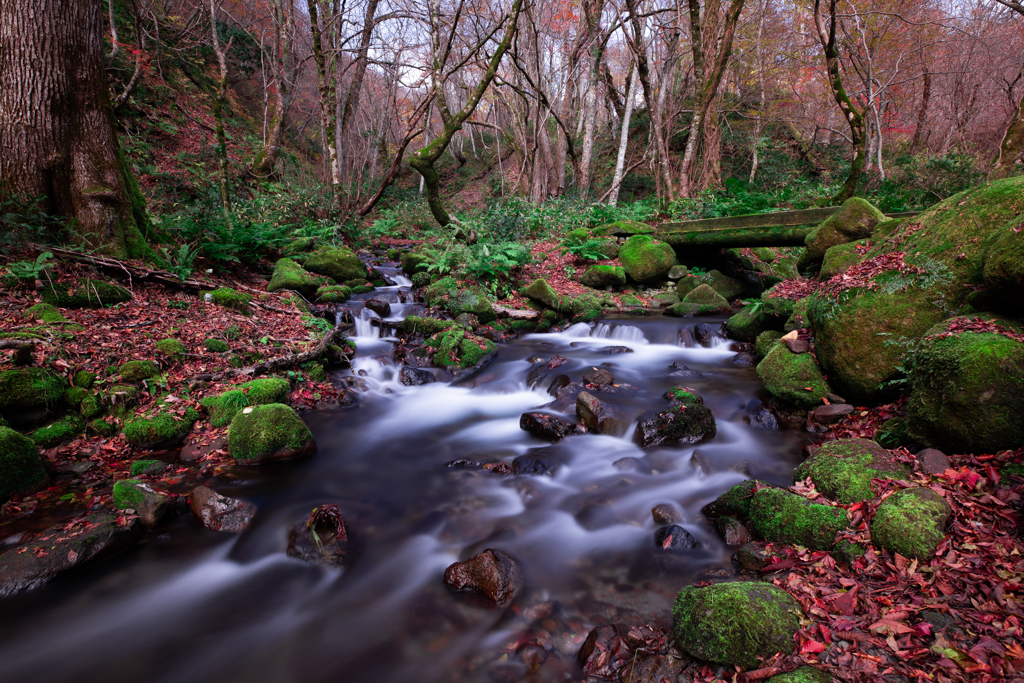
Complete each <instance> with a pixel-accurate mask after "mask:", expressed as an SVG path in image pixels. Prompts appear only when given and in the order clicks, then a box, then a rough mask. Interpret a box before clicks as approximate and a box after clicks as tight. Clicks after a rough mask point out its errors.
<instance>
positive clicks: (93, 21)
mask: <svg viewBox="0 0 1024 683" xmlns="http://www.w3.org/2000/svg"><path fill="white" fill-rule="evenodd" d="M17 196H20V197H23V198H31V197H37V196H42V197H43V198H44V199H43V205H42V207H41V208H43V209H44V210H45V211H47V212H49V213H52V214H56V215H61V216H65V217H67V218H69V219H73V221H71V222H69V226H71V227H69V230H71V231H73V232H72V235H71V238H72V239H73V240H74V241H75V242H77V243H79V244H80V245H82V246H85V247H88V248H90V249H96V250H98V251H100V252H101V253H104V254H109V255H112V256H118V257H128V258H144V257H149V256H151V255H152V251H151V250H150V249H149V248H148V246H147V245H146V241H145V238H144V237H143V235H144V234H146V233H148V226H149V223H148V220H147V218H146V206H145V200H144V199H143V197H142V194H141V193H140V192H139V189H138V186H137V185H136V183H135V179H134V178H133V177H132V175H131V173H130V172H129V171H128V168H127V164H126V163H125V160H124V156H123V155H122V153H121V147H120V145H119V144H118V140H117V134H116V132H115V130H114V116H113V112H112V110H111V107H110V99H109V95H108V92H107V78H106V74H105V73H104V65H103V5H102V2H100V0H4V2H3V5H2V7H0V198H2V197H17Z"/></svg>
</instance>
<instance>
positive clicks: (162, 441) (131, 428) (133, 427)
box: [124, 403, 199, 449]
mask: <svg viewBox="0 0 1024 683" xmlns="http://www.w3.org/2000/svg"><path fill="white" fill-rule="evenodd" d="M198 419H199V413H198V411H196V410H194V409H192V408H186V409H185V411H184V413H183V414H181V415H179V414H177V412H174V408H173V406H172V405H171V404H166V403H162V404H158V405H157V406H155V407H154V408H153V409H152V410H151V411H149V412H147V413H146V414H144V415H141V416H137V417H134V418H132V419H130V420H128V421H127V422H126V423H125V426H124V438H125V440H126V441H127V442H128V443H130V444H131V445H132V446H135V447H136V448H142V449H150V448H168V447H170V446H176V445H177V444H179V443H181V442H182V441H184V440H185V437H186V436H188V435H189V433H190V432H191V431H192V428H193V427H194V426H195V423H196V420H198Z"/></svg>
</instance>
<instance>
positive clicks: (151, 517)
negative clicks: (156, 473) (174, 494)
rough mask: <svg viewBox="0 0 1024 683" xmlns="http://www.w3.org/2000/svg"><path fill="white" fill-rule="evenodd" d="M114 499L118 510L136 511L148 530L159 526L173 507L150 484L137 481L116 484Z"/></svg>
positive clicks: (124, 481) (129, 480)
mask: <svg viewBox="0 0 1024 683" xmlns="http://www.w3.org/2000/svg"><path fill="white" fill-rule="evenodd" d="M112 499H113V503H114V507H115V508H117V509H118V510H135V514H137V515H138V516H139V521H140V522H142V525H143V526H144V527H146V528H148V529H152V528H153V527H155V526H156V525H157V524H159V523H160V520H161V519H163V517H164V515H165V514H166V513H167V511H168V510H169V509H170V507H171V503H170V500H169V499H168V498H167V496H164V495H161V494H159V493H157V492H156V491H154V490H153V489H152V487H150V485H149V484H146V483H145V482H141V481H139V480H137V479H122V480H120V481H117V482H114V489H113V495H112Z"/></svg>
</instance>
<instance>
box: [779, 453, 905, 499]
mask: <svg viewBox="0 0 1024 683" xmlns="http://www.w3.org/2000/svg"><path fill="white" fill-rule="evenodd" d="M909 476H910V471H909V470H908V469H907V468H906V467H904V466H903V465H901V464H899V462H897V460H896V459H895V458H893V457H892V455H890V454H889V451H887V450H885V449H884V448H882V447H881V446H879V445H878V444H877V443H875V442H874V441H869V440H868V439H839V440H837V441H827V442H825V443H824V444H822V445H821V447H820V448H818V449H817V450H816V451H815V452H814V454H813V455H812V456H811V457H809V458H808V459H807V460H805V461H804V462H803V463H801V465H800V466H799V467H798V468H797V470H796V477H795V478H796V481H803V480H804V479H806V478H807V477H810V478H811V481H813V482H814V488H816V489H817V490H818V491H819V492H820V493H822V494H823V495H825V496H827V497H828V498H830V499H832V500H834V501H836V502H838V503H844V504H849V503H857V502H859V501H862V500H870V499H872V498H874V497H875V494H874V493H873V492H872V490H871V480H872V479H905V478H908V477H909Z"/></svg>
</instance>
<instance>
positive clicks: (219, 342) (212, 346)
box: [203, 339, 231, 353]
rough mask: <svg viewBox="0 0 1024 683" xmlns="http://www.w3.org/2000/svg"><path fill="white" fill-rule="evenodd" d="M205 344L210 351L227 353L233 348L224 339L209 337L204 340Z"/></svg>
mask: <svg viewBox="0 0 1024 683" xmlns="http://www.w3.org/2000/svg"><path fill="white" fill-rule="evenodd" d="M203 346H205V347H206V350H207V351H209V352H210V353H227V352H228V351H230V350H231V347H230V346H229V345H228V343H227V342H226V341H224V340H223V339H207V340H205V341H204V342H203Z"/></svg>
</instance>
